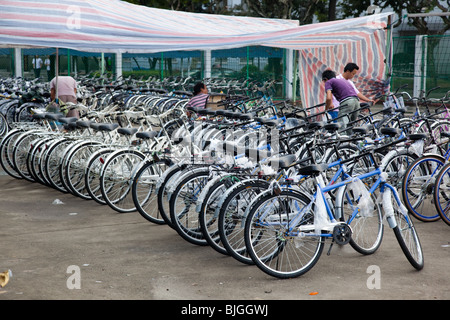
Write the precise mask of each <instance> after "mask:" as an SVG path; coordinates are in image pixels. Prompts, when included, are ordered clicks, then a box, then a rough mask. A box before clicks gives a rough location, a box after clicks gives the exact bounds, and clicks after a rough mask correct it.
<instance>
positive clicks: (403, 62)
mask: <svg viewBox="0 0 450 320" xmlns="http://www.w3.org/2000/svg"><path fill="white" fill-rule="evenodd" d="M393 40H394V56H393V75H392V89H393V90H394V89H395V88H398V87H400V86H402V85H404V84H408V87H407V89H406V91H408V92H409V93H410V94H411V95H412V96H418V95H419V93H420V91H421V90H425V91H428V90H430V89H432V88H435V87H438V86H439V87H440V89H438V90H434V91H432V92H431V93H430V96H431V97H435V98H440V97H442V96H443V95H444V94H445V93H446V92H447V91H448V90H450V35H430V36H425V35H424V36H422V35H416V36H402V37H394V39H393Z"/></svg>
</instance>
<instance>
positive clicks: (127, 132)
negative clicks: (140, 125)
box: [117, 128, 137, 136]
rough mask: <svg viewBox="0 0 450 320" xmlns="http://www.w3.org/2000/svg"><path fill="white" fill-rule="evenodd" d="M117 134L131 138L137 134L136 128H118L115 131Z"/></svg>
mask: <svg viewBox="0 0 450 320" xmlns="http://www.w3.org/2000/svg"><path fill="white" fill-rule="evenodd" d="M117 132H118V133H120V134H124V135H127V136H132V135H133V134H135V133H136V132H137V128H119V129H117Z"/></svg>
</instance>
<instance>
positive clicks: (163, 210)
mask: <svg viewBox="0 0 450 320" xmlns="http://www.w3.org/2000/svg"><path fill="white" fill-rule="evenodd" d="M184 168H185V166H184V165H174V166H172V167H170V168H168V169H167V170H166V171H165V172H164V175H163V176H162V177H161V180H160V181H159V185H158V186H157V194H158V195H157V202H158V211H159V213H160V215H161V217H162V218H163V220H164V221H165V223H166V224H167V225H168V226H170V227H171V228H172V229H173V228H174V226H173V223H172V220H171V219H170V208H169V200H170V199H169V194H168V192H167V186H169V185H170V183H171V182H172V181H173V180H172V179H174V180H175V179H176V178H177V177H178V176H179V174H180V173H181V172H182V171H183V170H184Z"/></svg>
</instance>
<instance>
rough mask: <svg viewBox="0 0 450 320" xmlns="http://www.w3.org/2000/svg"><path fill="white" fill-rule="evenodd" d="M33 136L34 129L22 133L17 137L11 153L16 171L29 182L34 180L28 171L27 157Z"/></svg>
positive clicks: (34, 136) (34, 134)
mask: <svg viewBox="0 0 450 320" xmlns="http://www.w3.org/2000/svg"><path fill="white" fill-rule="evenodd" d="M35 138H36V133H35V132H34V131H29V132H26V133H23V134H22V135H21V136H20V137H18V138H17V141H16V143H15V145H14V148H13V153H12V160H13V166H14V167H15V168H16V171H17V173H19V174H20V175H21V176H22V178H24V179H25V180H27V181H30V182H35V180H34V179H33V176H32V175H31V173H30V172H29V171H28V166H27V159H28V156H29V154H30V151H31V143H32V142H33V141H34V140H35Z"/></svg>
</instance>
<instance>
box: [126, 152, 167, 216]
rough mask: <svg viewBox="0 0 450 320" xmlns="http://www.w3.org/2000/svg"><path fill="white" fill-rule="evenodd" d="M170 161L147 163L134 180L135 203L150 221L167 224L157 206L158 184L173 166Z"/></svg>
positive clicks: (133, 193)
mask: <svg viewBox="0 0 450 320" xmlns="http://www.w3.org/2000/svg"><path fill="white" fill-rule="evenodd" d="M171 164H172V163H171V161H170V160H158V161H155V160H153V161H148V162H145V163H144V164H143V165H142V167H141V168H140V169H139V170H138V172H137V173H136V175H135V177H134V179H133V186H132V191H131V192H132V195H133V202H134V205H135V206H136V209H137V210H138V212H139V213H140V214H141V215H142V216H143V217H144V218H145V219H147V220H148V221H150V222H153V223H156V224H165V223H166V222H165V220H164V218H163V217H162V216H161V214H160V211H159V209H158V205H157V197H158V195H157V193H156V184H157V181H158V179H159V178H160V177H161V176H162V175H163V174H164V172H165V171H166V170H167V169H168V168H169V167H170V166H171Z"/></svg>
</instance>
